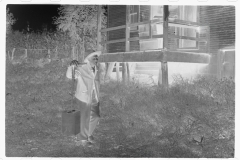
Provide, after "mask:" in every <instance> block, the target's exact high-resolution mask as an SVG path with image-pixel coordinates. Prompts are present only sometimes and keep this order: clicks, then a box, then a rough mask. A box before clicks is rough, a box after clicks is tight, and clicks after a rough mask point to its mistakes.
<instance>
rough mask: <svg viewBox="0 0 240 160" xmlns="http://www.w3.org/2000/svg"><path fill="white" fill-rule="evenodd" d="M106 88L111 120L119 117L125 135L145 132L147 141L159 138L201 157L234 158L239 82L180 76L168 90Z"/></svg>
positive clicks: (110, 85)
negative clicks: (236, 94) (236, 98)
mask: <svg viewBox="0 0 240 160" xmlns="http://www.w3.org/2000/svg"><path fill="white" fill-rule="evenodd" d="M102 90H104V92H105V93H108V96H109V97H108V99H109V100H108V101H106V102H105V103H104V104H103V105H104V106H111V107H110V108H109V110H108V111H109V112H110V114H109V115H111V116H110V117H115V118H116V117H117V118H119V119H120V120H119V121H120V122H121V125H122V126H123V127H124V128H125V129H124V133H125V134H126V135H128V133H132V132H135V133H138V130H139V132H142V133H143V132H146V133H144V134H143V137H144V138H145V137H148V139H147V140H146V141H149V140H150V137H152V136H150V135H156V136H157V137H158V138H159V139H158V141H159V142H161V143H163V144H166V145H170V146H172V147H174V146H175V147H176V146H179V147H180V148H185V149H189V150H191V151H192V152H193V153H194V154H196V156H199V157H232V156H233V154H234V136H235V135H234V126H235V121H234V119H235V118H234V117H235V91H234V90H235V83H234V82H233V81H232V80H230V79H221V80H218V79H216V78H214V77H199V78H198V79H195V80H192V81H189V80H183V79H182V78H181V77H178V78H176V80H175V83H174V84H173V85H172V86H171V87H170V88H169V90H168V91H166V90H164V89H163V88H155V87H153V88H149V87H145V86H142V85H140V84H138V83H135V82H131V83H129V84H127V85H122V84H120V83H116V82H111V83H108V84H106V86H103V87H102ZM150 126H151V127H150ZM133 130H134V131H133ZM135 136H136V135H135ZM143 137H142V139H141V141H144V138H143ZM155 141H156V140H155ZM216 144H217V145H216ZM182 156H183V155H182Z"/></svg>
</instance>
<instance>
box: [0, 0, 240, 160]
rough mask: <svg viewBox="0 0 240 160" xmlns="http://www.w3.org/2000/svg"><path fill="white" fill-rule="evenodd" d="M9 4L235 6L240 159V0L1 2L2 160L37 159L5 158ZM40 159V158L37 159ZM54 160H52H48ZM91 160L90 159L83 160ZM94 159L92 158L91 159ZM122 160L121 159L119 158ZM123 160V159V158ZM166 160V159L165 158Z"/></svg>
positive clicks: (237, 117)
mask: <svg viewBox="0 0 240 160" xmlns="http://www.w3.org/2000/svg"><path fill="white" fill-rule="evenodd" d="M7 4H79V5H80V4H115V5H122V4H128V5H130V4H138V5H156V4H158V5H162V4H164V5H167V4H168V5H234V6H235V7H236V50H237V51H236V116H235V118H236V119H235V124H236V125H235V126H236V133H235V142H236V147H235V157H236V158H235V159H238V158H239V157H240V153H239V143H237V142H240V139H239V124H238V122H239V107H240V106H239V94H238V91H239V84H238V83H239V71H238V68H239V65H240V64H239V63H238V62H239V61H240V60H239V57H240V56H239V55H238V51H240V48H239V46H240V41H239V21H240V17H239V16H240V5H239V4H240V0H207V2H206V1H205V0H169V1H168V0H101V1H100V0H89V1H88V0H60V1H59V0H30V1H29V0H25V1H20V0H0V12H1V13H0V19H1V21H2V22H3V23H1V31H0V39H1V43H0V44H1V47H0V50H1V52H0V53H1V63H0V64H1V67H0V70H1V72H0V73H1V75H3V76H2V77H3V78H1V90H0V97H1V101H0V102H1V112H0V114H1V115H0V119H1V123H0V125H1V126H0V128H1V139H0V142H1V147H0V160H1V159H2V160H5V159H16V160H19V159H35V158H6V157H5V38H6V25H5V22H6V5H7ZM37 159H38V158H37ZM47 159H52V158H47ZM77 159H82V158H77ZM83 159H89V158H83ZM91 159H92V158H91ZM118 159H120V158H118ZM121 159H123V158H121ZM144 159H147V158H144ZM165 159H166V158H165Z"/></svg>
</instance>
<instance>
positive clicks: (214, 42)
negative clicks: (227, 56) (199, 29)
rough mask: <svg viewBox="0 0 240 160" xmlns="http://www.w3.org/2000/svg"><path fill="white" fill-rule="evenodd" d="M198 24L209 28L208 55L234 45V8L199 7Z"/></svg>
mask: <svg viewBox="0 0 240 160" xmlns="http://www.w3.org/2000/svg"><path fill="white" fill-rule="evenodd" d="M199 9H200V10H199V20H200V23H206V24H208V25H209V26H210V53H217V52H218V50H219V49H221V48H224V47H226V46H234V45H235V7H234V6H200V7H199Z"/></svg>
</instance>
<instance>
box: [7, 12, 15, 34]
mask: <svg viewBox="0 0 240 160" xmlns="http://www.w3.org/2000/svg"><path fill="white" fill-rule="evenodd" d="M6 21H7V22H6V31H7V34H8V33H10V32H11V30H12V25H13V24H14V23H15V22H16V19H15V18H14V17H13V14H12V13H10V12H9V8H7V18H6Z"/></svg>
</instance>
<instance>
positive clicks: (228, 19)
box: [107, 5, 235, 53]
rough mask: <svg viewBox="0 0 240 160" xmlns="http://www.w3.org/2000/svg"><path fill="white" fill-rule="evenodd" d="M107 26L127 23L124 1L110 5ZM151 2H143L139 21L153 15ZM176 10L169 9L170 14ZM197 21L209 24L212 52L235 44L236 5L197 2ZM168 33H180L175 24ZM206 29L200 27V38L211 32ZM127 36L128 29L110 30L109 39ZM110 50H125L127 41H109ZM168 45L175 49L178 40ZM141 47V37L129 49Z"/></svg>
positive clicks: (201, 43) (136, 34) (110, 51)
mask: <svg viewBox="0 0 240 160" xmlns="http://www.w3.org/2000/svg"><path fill="white" fill-rule="evenodd" d="M108 7H109V9H108V11H109V12H108V27H116V26H121V25H125V23H126V6H125V5H109V6H108ZM150 8H151V6H149V5H141V6H140V22H143V21H148V20H149V19H150ZM174 14H175V13H171V12H170V16H171V15H174ZM197 21H199V22H200V23H203V24H207V25H208V26H209V27H210V48H209V49H210V50H209V52H210V53H217V52H218V50H219V49H221V48H224V47H226V46H234V45H235V7H234V6H198V18H197ZM168 33H169V34H178V32H175V27H169V30H168ZM207 33H208V32H207V30H206V29H204V28H203V29H202V30H201V31H200V35H199V36H200V38H206V36H208V34H207ZM137 36H138V32H131V33H130V37H137ZM122 38H125V29H119V30H116V31H109V32H108V40H116V39H122ZM107 46H108V50H107V52H108V53H114V52H124V51H125V44H124V43H122V42H121V43H112V44H108V45H107ZM198 47H199V49H200V50H199V51H200V52H205V51H206V44H205V42H199V44H198ZM168 48H169V49H170V50H176V49H177V48H178V40H177V39H173V38H169V40H168ZM137 50H139V41H132V42H130V51H137Z"/></svg>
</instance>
